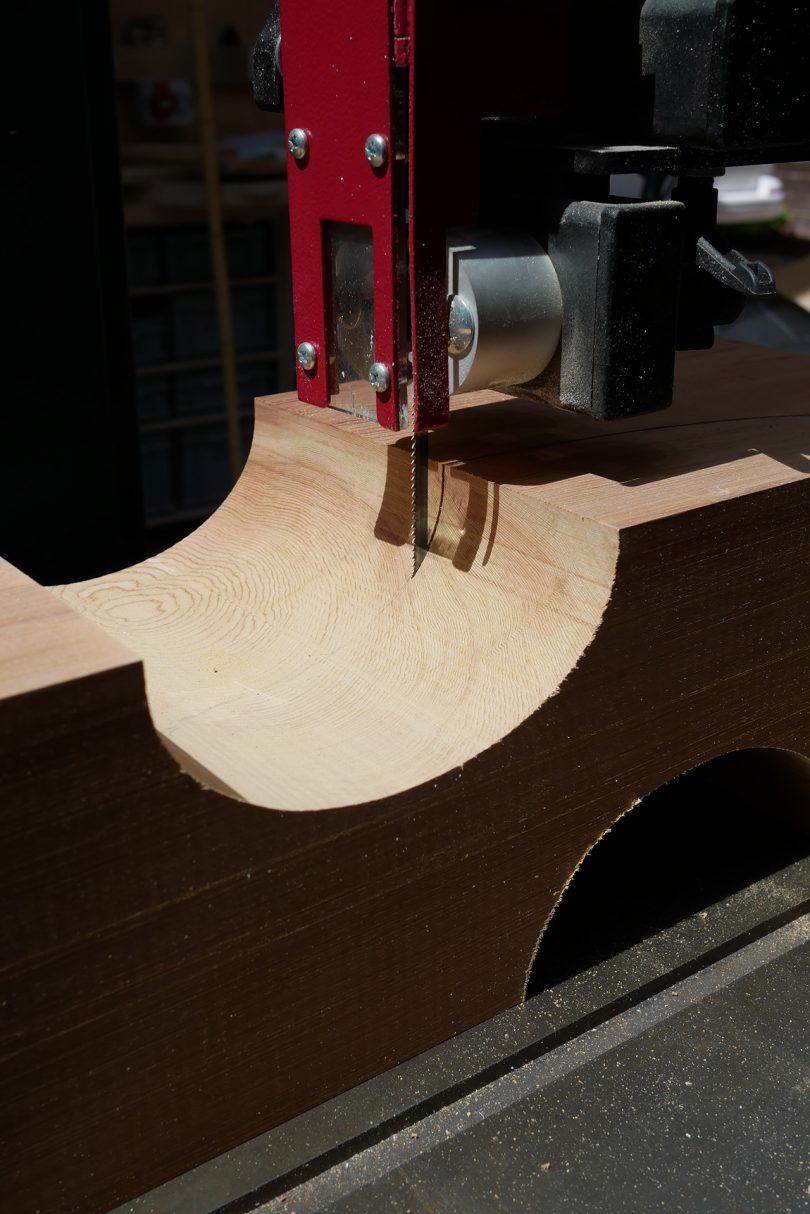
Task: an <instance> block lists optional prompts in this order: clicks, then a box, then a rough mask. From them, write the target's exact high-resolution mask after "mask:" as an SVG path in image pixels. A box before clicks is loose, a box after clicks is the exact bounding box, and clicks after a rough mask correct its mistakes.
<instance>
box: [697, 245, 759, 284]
mask: <svg viewBox="0 0 810 1214" xmlns="http://www.w3.org/2000/svg"><path fill="white" fill-rule="evenodd" d="M695 264H696V265H697V267H698V269H699V270H705V271H706V273H707V274H711V276H712V278H716V279H717V281H718V282H720V283H722V284H723V286H724V287H730V288H731V290H732V291H738V292H739V293H740V295H773V294H774V292H775V291H776V284H775V283H774V280H773V274H772V273H771V271H770V269H769V268H768V266H766V265H765V262H764V261H749V260H748V258H747V257H743V255H742V253H740V252H739V251H738V250H737V249H729V250H728V252H726V253H721V252H720V250H719V249H716V248H715V247H714V245H713V244H710V243H709V241H708V240H707V239H706V237H705V236H701V237H700V239H699V240H698V242H697V251H696V253H695Z"/></svg>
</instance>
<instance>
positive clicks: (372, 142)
mask: <svg viewBox="0 0 810 1214" xmlns="http://www.w3.org/2000/svg"><path fill="white" fill-rule="evenodd" d="M364 150H365V153H366V160H367V161H368V162H369V164H370V165H371V167H372V168H373V169H381V168H382V167H383V165H384V164H385V162H386V160H387V159H388V140H387V139H386V138H385V135H369V137H368V139H367V140H366V146H365V149H364Z"/></svg>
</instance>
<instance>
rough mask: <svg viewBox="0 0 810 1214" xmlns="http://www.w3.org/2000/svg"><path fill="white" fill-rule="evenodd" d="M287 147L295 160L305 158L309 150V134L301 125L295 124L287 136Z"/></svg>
mask: <svg viewBox="0 0 810 1214" xmlns="http://www.w3.org/2000/svg"><path fill="white" fill-rule="evenodd" d="M287 149H288V151H289V153H290V155H291V156H292V158H293V160H303V159H304V157H305V156H306V154H307V152H308V151H309V136H308V135H307V133H306V131H303V130H302V129H301V127H300V126H294V127H293V129H292V130H291V131H290V133H289V135H288V136H287Z"/></svg>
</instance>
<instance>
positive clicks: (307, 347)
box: [295, 341, 318, 371]
mask: <svg viewBox="0 0 810 1214" xmlns="http://www.w3.org/2000/svg"><path fill="white" fill-rule="evenodd" d="M295 357H296V358H297V360H298V366H299V367H301V368H302V369H303V370H304V371H312V370H313V369H314V367H315V363H316V362H317V361H318V351H317V350H316V349H315V347H314V346H313V344H312V342H311V341H302V342H301V345H300V346H299V347H298V349H297V350H296V352H295Z"/></svg>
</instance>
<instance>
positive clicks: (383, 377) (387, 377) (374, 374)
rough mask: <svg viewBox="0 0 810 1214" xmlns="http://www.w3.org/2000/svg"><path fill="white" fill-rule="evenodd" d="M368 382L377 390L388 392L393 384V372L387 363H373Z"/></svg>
mask: <svg viewBox="0 0 810 1214" xmlns="http://www.w3.org/2000/svg"><path fill="white" fill-rule="evenodd" d="M368 382H369V383H370V384H371V386H372V388H373V389H374V391H375V392H387V391H388V389H389V387H390V384H391V372H390V370H389V369H388V366H387V364H386V363H372V364H371V367H370V368H369V373H368Z"/></svg>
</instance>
